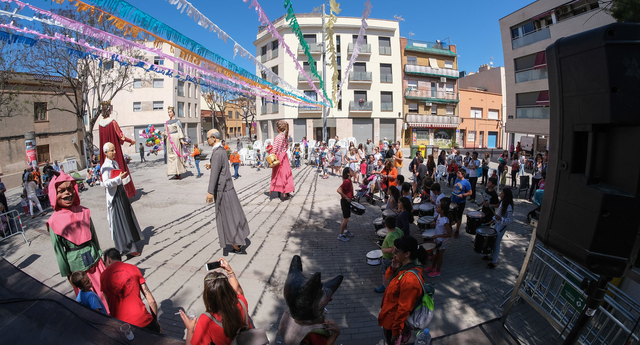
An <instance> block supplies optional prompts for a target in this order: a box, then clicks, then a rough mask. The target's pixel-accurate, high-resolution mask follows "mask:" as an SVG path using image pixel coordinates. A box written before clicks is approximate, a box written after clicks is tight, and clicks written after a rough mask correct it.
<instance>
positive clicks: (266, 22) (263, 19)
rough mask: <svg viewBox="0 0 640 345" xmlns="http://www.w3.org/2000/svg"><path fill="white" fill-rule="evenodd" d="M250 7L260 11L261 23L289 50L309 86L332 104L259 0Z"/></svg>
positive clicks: (252, 1)
mask: <svg viewBox="0 0 640 345" xmlns="http://www.w3.org/2000/svg"><path fill="white" fill-rule="evenodd" d="M242 1H244V2H245V3H246V2H248V1H249V0H242ZM249 8H255V9H256V13H258V20H259V21H260V23H262V25H264V26H266V27H267V29H268V30H269V32H270V33H271V35H272V36H273V37H274V38H275V39H277V40H278V43H279V44H280V46H281V47H282V48H283V49H284V50H285V51H286V52H287V54H289V56H290V57H291V58H292V59H293V62H294V64H295V66H296V69H297V70H298V72H300V74H302V76H304V77H305V79H306V80H307V82H308V83H309V86H311V88H312V89H313V91H315V92H316V94H318V95H319V96H320V97H322V98H323V99H324V101H325V102H326V103H329V104H331V101H330V100H328V99H327V97H325V96H324V93H322V92H320V91H319V90H318V88H317V87H316V86H315V84H314V83H313V80H311V77H309V75H308V74H307V72H305V70H304V68H302V66H301V65H300V62H299V61H298V59H297V58H296V56H295V54H293V53H292V52H291V48H289V46H288V45H287V44H286V43H285V41H284V38H282V36H280V33H279V32H278V29H276V27H275V26H273V24H272V23H271V21H270V20H269V18H268V17H267V14H266V13H265V12H264V10H263V9H262V7H261V6H260V4H259V3H258V1H257V0H251V4H250V5H249ZM324 105H328V104H324Z"/></svg>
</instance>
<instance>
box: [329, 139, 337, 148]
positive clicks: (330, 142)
mask: <svg viewBox="0 0 640 345" xmlns="http://www.w3.org/2000/svg"><path fill="white" fill-rule="evenodd" d="M335 144H336V140H335V139H329V142H328V143H327V145H328V146H329V148H330V149H331V148H333V145H335Z"/></svg>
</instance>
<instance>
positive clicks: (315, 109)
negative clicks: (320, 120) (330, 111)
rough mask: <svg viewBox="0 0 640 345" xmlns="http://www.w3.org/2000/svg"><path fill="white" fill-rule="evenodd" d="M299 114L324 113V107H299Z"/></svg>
mask: <svg viewBox="0 0 640 345" xmlns="http://www.w3.org/2000/svg"><path fill="white" fill-rule="evenodd" d="M298 112H299V113H322V107H299V108H298Z"/></svg>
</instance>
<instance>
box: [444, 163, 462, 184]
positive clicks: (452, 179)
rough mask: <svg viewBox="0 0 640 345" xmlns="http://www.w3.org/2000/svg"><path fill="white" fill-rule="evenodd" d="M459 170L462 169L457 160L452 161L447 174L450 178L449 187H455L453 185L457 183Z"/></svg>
mask: <svg viewBox="0 0 640 345" xmlns="http://www.w3.org/2000/svg"><path fill="white" fill-rule="evenodd" d="M459 168H460V167H459V166H458V163H457V162H456V160H455V159H453V160H451V164H449V166H448V167H447V174H448V176H449V177H448V178H447V187H451V186H453V184H454V183H455V182H456V175H457V174H458V169H459Z"/></svg>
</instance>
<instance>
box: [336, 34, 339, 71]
mask: <svg viewBox="0 0 640 345" xmlns="http://www.w3.org/2000/svg"><path fill="white" fill-rule="evenodd" d="M336 53H338V56H340V35H336ZM338 61H340V58H339V57H338ZM338 66H340V63H339V62H338Z"/></svg>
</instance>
